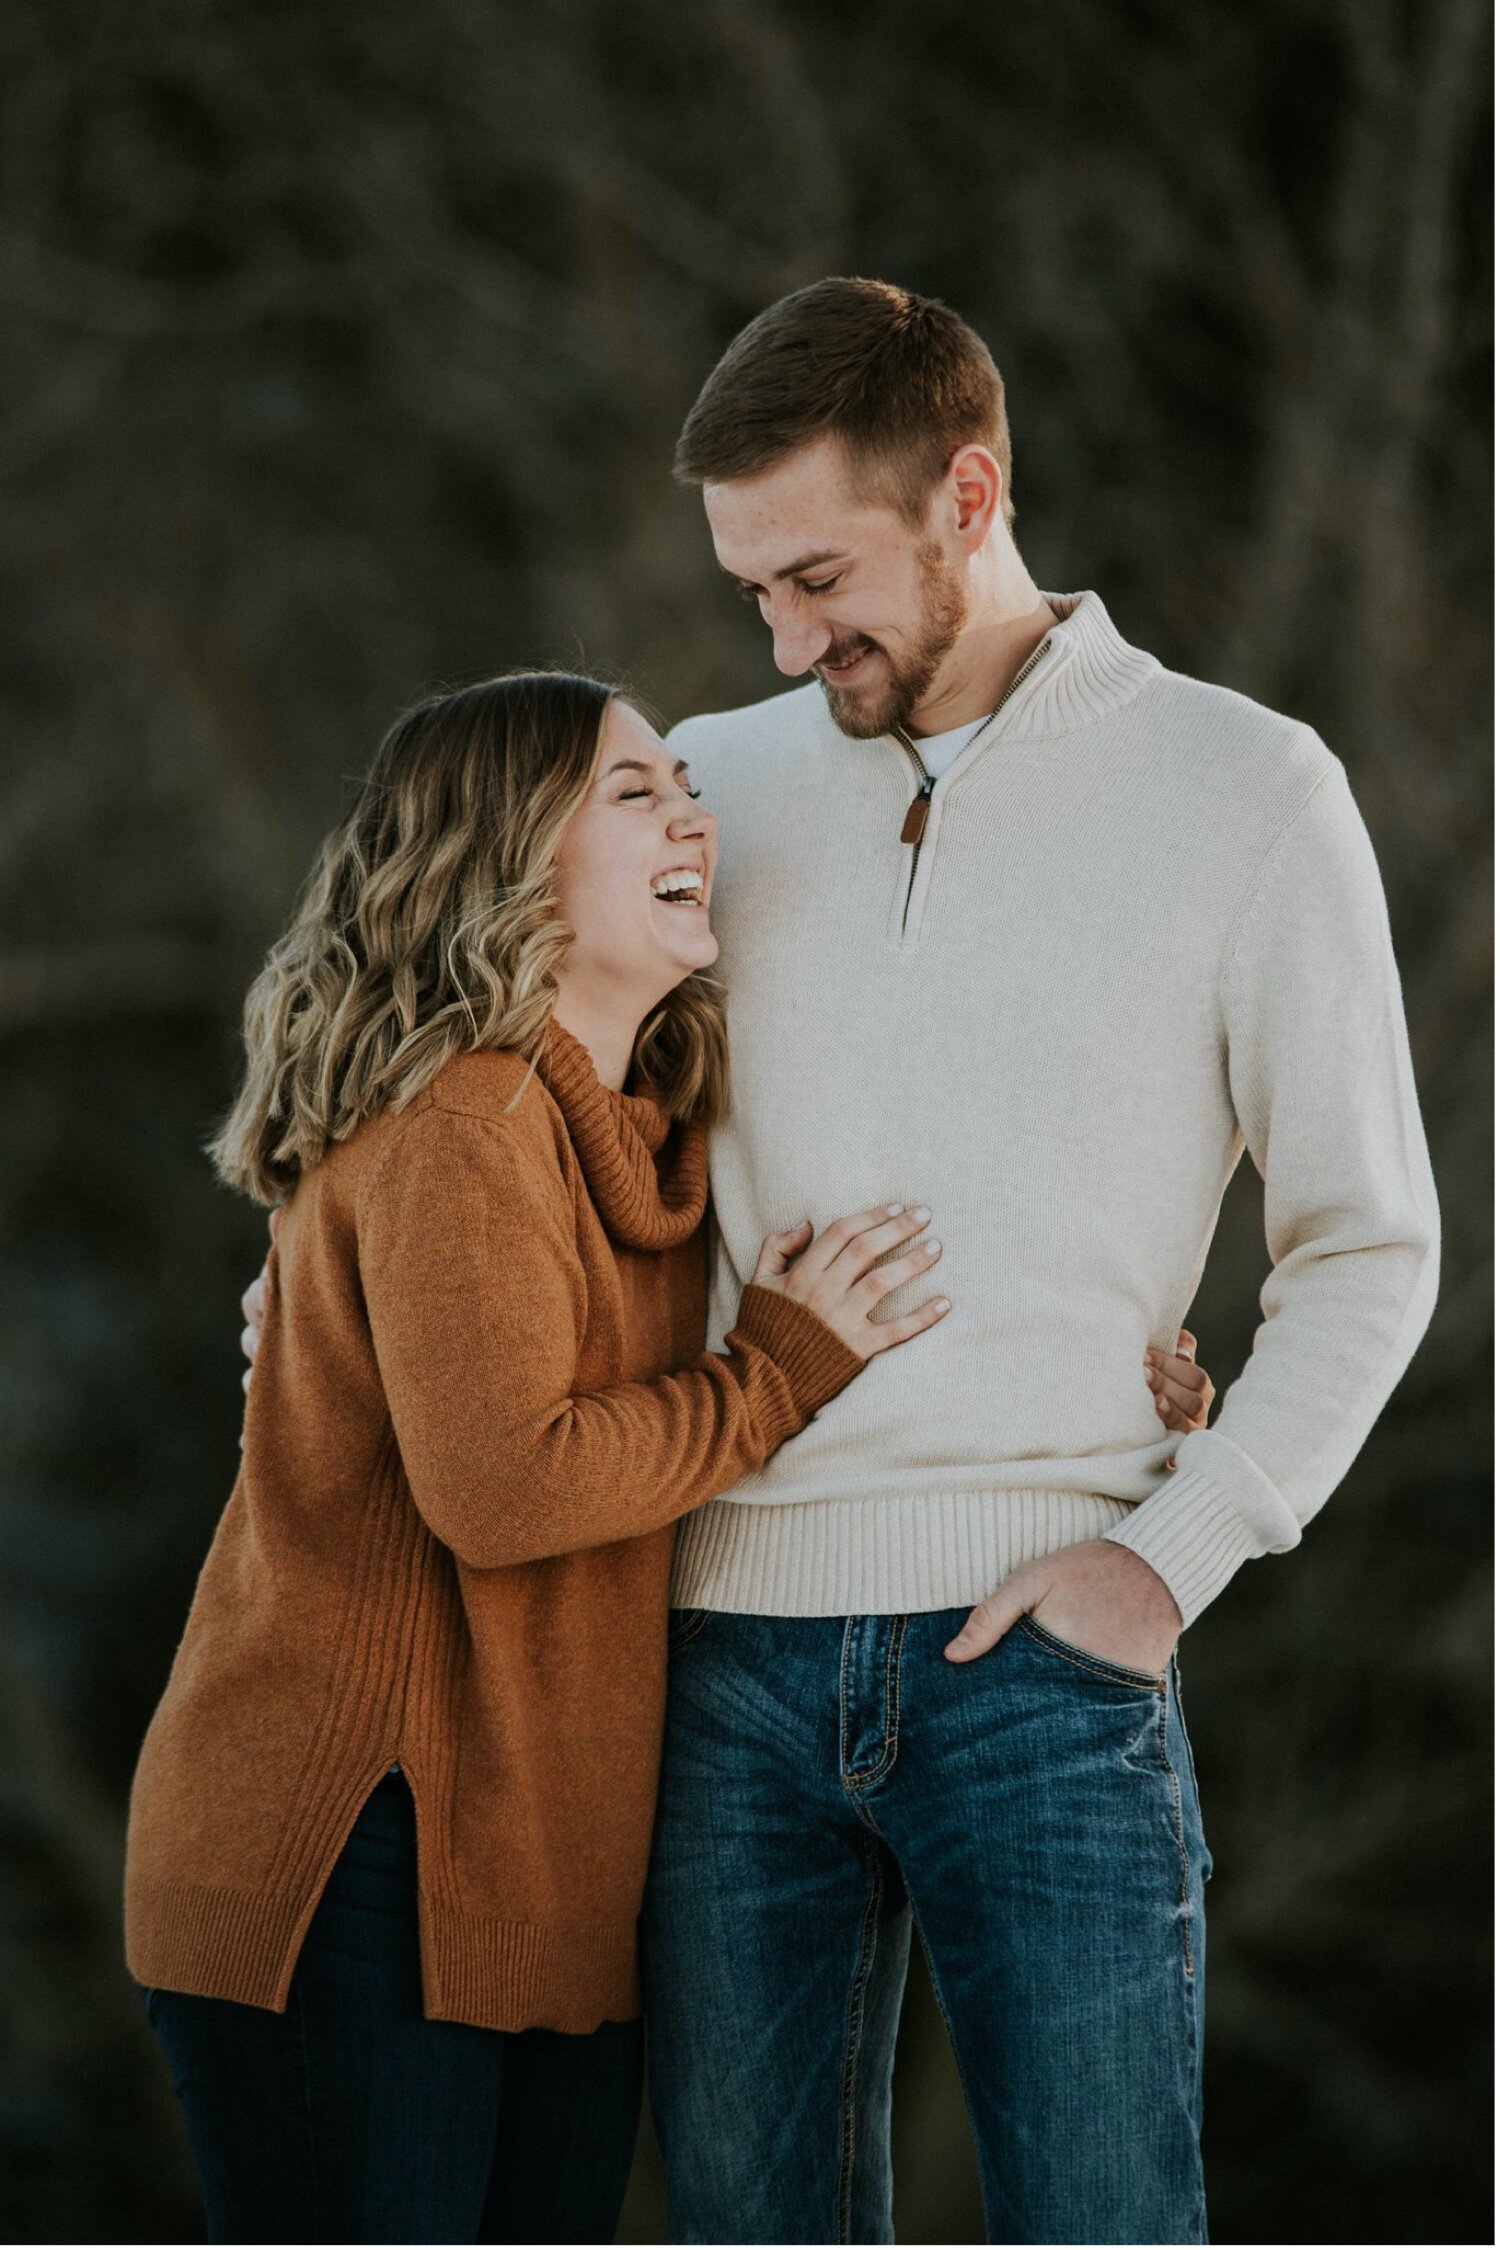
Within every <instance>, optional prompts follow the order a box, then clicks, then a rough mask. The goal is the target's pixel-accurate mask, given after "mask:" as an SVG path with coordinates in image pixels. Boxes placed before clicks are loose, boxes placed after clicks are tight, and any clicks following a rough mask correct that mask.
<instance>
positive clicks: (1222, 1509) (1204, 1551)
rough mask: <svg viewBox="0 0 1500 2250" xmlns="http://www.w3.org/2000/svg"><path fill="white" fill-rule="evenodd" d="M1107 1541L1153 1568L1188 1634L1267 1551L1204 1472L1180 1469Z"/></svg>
mask: <svg viewBox="0 0 1500 2250" xmlns="http://www.w3.org/2000/svg"><path fill="white" fill-rule="evenodd" d="M1104 1537H1105V1538H1106V1539H1112V1540H1113V1541H1114V1542H1115V1545H1116V1546H1117V1547H1128V1548H1129V1549H1130V1550H1131V1552H1132V1554H1137V1555H1139V1556H1140V1557H1141V1560H1142V1561H1143V1562H1148V1563H1149V1564H1150V1565H1151V1568H1152V1569H1153V1570H1154V1571H1155V1572H1156V1575H1157V1577H1158V1578H1160V1579H1162V1580H1163V1581H1164V1582H1165V1584H1166V1586H1167V1589H1168V1591H1169V1592H1170V1594H1171V1596H1172V1599H1173V1600H1174V1601H1175V1602H1176V1604H1177V1607H1178V1608H1179V1609H1180V1610H1181V1611H1182V1623H1183V1630H1184V1631H1186V1629H1187V1627H1188V1626H1189V1625H1191V1624H1192V1622H1193V1619H1194V1618H1195V1617H1197V1616H1198V1615H1199V1614H1200V1613H1201V1612H1202V1611H1203V1610H1205V1609H1207V1607H1208V1605H1209V1603H1210V1602H1211V1601H1212V1600H1213V1598H1214V1596H1215V1595H1216V1594H1221V1593H1222V1592H1223V1590H1224V1588H1225V1587H1226V1586H1227V1585H1228V1584H1229V1581H1230V1579H1231V1578H1232V1577H1233V1576H1234V1574H1235V1572H1236V1571H1237V1570H1238V1569H1239V1567H1240V1564H1241V1563H1243V1562H1249V1561H1250V1560H1251V1559H1252V1558H1253V1557H1254V1556H1256V1555H1259V1554H1263V1553H1264V1552H1265V1549H1264V1547H1263V1546H1262V1545H1261V1543H1260V1541H1259V1540H1258V1539H1257V1538H1256V1535H1255V1533H1254V1532H1253V1531H1252V1530H1251V1528H1250V1526H1249V1525H1248V1524H1247V1523H1246V1521H1245V1519H1244V1517H1243V1516H1242V1515H1241V1513H1240V1511H1239V1509H1238V1508H1237V1507H1236V1506H1235V1505H1234V1502H1233V1501H1232V1500H1231V1499H1230V1498H1229V1497H1228V1495H1227V1494H1226V1493H1225V1491H1224V1490H1223V1488H1222V1486H1220V1485H1218V1484H1216V1483H1215V1482H1214V1481H1213V1479H1212V1478H1211V1477H1207V1476H1205V1475H1204V1474H1203V1472H1202V1470H1201V1469H1179V1470H1178V1471H1177V1472H1176V1474H1175V1476H1170V1477H1168V1479H1167V1481H1166V1483H1165V1484H1164V1485H1163V1486H1162V1488H1161V1490H1160V1491H1159V1492H1153V1493H1152V1495H1151V1497H1150V1499H1149V1500H1142V1501H1141V1502H1140V1504H1139V1505H1138V1506H1137V1507H1134V1508H1132V1509H1131V1511H1130V1514H1129V1515H1128V1516H1127V1517H1126V1518H1125V1521H1124V1522H1123V1523H1122V1524H1120V1525H1119V1526H1118V1528H1117V1529H1115V1530H1113V1531H1106V1532H1105V1533H1104Z"/></svg>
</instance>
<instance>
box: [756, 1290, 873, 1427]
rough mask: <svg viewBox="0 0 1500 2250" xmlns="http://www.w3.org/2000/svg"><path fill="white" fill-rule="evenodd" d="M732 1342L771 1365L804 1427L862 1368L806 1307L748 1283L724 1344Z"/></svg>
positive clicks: (856, 1359) (826, 1326) (858, 1358)
mask: <svg viewBox="0 0 1500 2250" xmlns="http://www.w3.org/2000/svg"><path fill="white" fill-rule="evenodd" d="M736 1337H741V1338H743V1339H744V1341H745V1342H746V1343H749V1344H754V1345H755V1346H756V1347H757V1349H758V1350H760V1351H763V1352H764V1353H765V1355H766V1357H767V1359H769V1360H773V1361H774V1362H775V1364H776V1366H777V1367H778V1368H779V1369H780V1370H781V1373H782V1374H783V1375H784V1376H785V1377H786V1381H787V1387H788V1389H789V1390H790V1391H791V1394H792V1399H793V1402H794V1404H795V1405H796V1408H797V1412H798V1414H799V1415H800V1416H801V1418H802V1420H803V1421H804V1422H807V1421H810V1420H811V1418H812V1416H813V1415H814V1414H815V1413H816V1411H817V1409H818V1408H819V1407H820V1406H826V1405H827V1403H828V1401H829V1399H831V1398H834V1397H836V1396H837V1394H838V1393H839V1392H840V1391H841V1390H843V1388H844V1386H845V1384H846V1383H852V1382H853V1380H854V1378H855V1376H856V1375H857V1374H858V1373H859V1371H860V1369H861V1368H862V1367H863V1366H864V1364H865V1363H864V1361H863V1360H862V1359H861V1358H860V1356H859V1354H858V1352H854V1351H851V1350H850V1349H849V1346H848V1345H847V1344H846V1343H845V1342H844V1340H843V1338H842V1337H841V1336H838V1335H836V1334H835V1332H834V1330H833V1329H831V1328H830V1327H829V1325H828V1323H827V1321H825V1320H820V1319H819V1318H818V1316H817V1314H816V1313H815V1312H809V1311H808V1309H807V1307H806V1305H800V1304H798V1302H797V1300H796V1298H795V1297H784V1296H782V1295H781V1293H780V1292H779V1291H778V1290H775V1289H762V1288H761V1287H760V1286H759V1284H758V1283H756V1282H753V1281H751V1282H747V1283H746V1285H745V1287H744V1289H743V1290H742V1291H741V1293H740V1309H739V1312H738V1314H737V1315H736V1317H735V1323H734V1329H733V1332H732V1333H731V1335H730V1336H728V1337H727V1338H726V1339H725V1341H726V1342H728V1343H733V1342H734V1340H735V1338H736Z"/></svg>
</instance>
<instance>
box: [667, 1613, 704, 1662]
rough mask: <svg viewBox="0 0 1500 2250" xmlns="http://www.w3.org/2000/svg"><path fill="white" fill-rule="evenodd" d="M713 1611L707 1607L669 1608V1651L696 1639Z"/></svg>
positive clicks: (683, 1646)
mask: <svg viewBox="0 0 1500 2250" xmlns="http://www.w3.org/2000/svg"><path fill="white" fill-rule="evenodd" d="M712 1614H713V1612H712V1611H711V1610H707V1609H669V1610H668V1612H667V1653H668V1655H670V1654H671V1653H672V1651H673V1650H674V1649H679V1648H685V1647H686V1646H687V1643H688V1642H689V1641H691V1640H694V1639H696V1637H697V1636H698V1634H699V1633H701V1632H702V1630H703V1628H704V1626H705V1625H706V1624H707V1623H708V1621H709V1618H710V1617H711V1616H712Z"/></svg>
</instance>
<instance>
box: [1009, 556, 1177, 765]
mask: <svg viewBox="0 0 1500 2250" xmlns="http://www.w3.org/2000/svg"><path fill="white" fill-rule="evenodd" d="M1041 598H1043V601H1046V603H1050V607H1052V610H1055V612H1057V625H1052V630H1050V632H1048V634H1046V641H1048V650H1046V655H1043V657H1041V661H1039V664H1037V670H1034V673H1028V677H1025V679H1023V682H1021V686H1019V688H1016V693H1014V695H1012V697H1007V702H1005V706H1003V711H1001V718H999V722H996V724H1001V727H1003V731H1005V733H1007V736H1014V738H1025V736H1041V733H1068V731H1070V729H1073V727H1088V724H1091V722H1093V720H1095V718H1104V715H1106V713H1109V711H1118V709H1120V706H1122V704H1127V702H1131V700H1133V697H1136V695H1138V693H1140V688H1142V686H1145V684H1147V679H1149V677H1151V675H1154V673H1158V670H1160V664H1158V661H1156V657H1154V655H1149V652H1147V650H1145V648H1133V646H1131V641H1127V639H1124V634H1122V632H1120V630H1118V628H1115V621H1113V619H1111V614H1109V610H1106V607H1104V603H1102V601H1100V596H1097V594H1095V592H1093V589H1091V587H1084V589H1082V592H1079V594H1046V592H1043V596H1041Z"/></svg>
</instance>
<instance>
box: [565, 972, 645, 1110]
mask: <svg viewBox="0 0 1500 2250" xmlns="http://www.w3.org/2000/svg"><path fill="white" fill-rule="evenodd" d="M552 1013H553V1016H554V1018H555V1019H556V1021H557V1022H558V1023H560V1024H561V1025H562V1027H563V1029H564V1031H571V1032H572V1034H573V1037H574V1038H575V1039H576V1040H577V1041H578V1042H579V1044H580V1045H581V1046H584V1047H587V1049H588V1051H589V1054H590V1056H591V1057H592V1058H593V1064H594V1068H595V1070H597V1071H598V1073H599V1083H600V1085H601V1086H609V1087H612V1088H613V1090H614V1092H615V1093H617V1094H619V1093H623V1092H624V1090H625V1081H626V1079H627V1078H628V1077H629V1076H630V1061H631V1057H632V1056H633V1055H634V1053H635V1042H636V1035H637V1033H638V1032H639V1031H640V1028H641V1025H640V1019H639V1018H638V1017H632V1019H631V1020H630V1021H629V1022H628V1023H625V1022H622V1021H621V1020H620V1016H619V1014H618V1011H616V1010H612V1009H610V1008H607V1007H603V1006H599V1005H597V1004H595V1005H590V1003H589V1001H588V999H587V998H586V997H585V996H584V995H583V994H581V993H576V992H568V991H566V990H564V991H562V992H560V993H559V994H558V996H557V1004H556V1006H555V1007H554V1008H553V1011H552Z"/></svg>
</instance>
